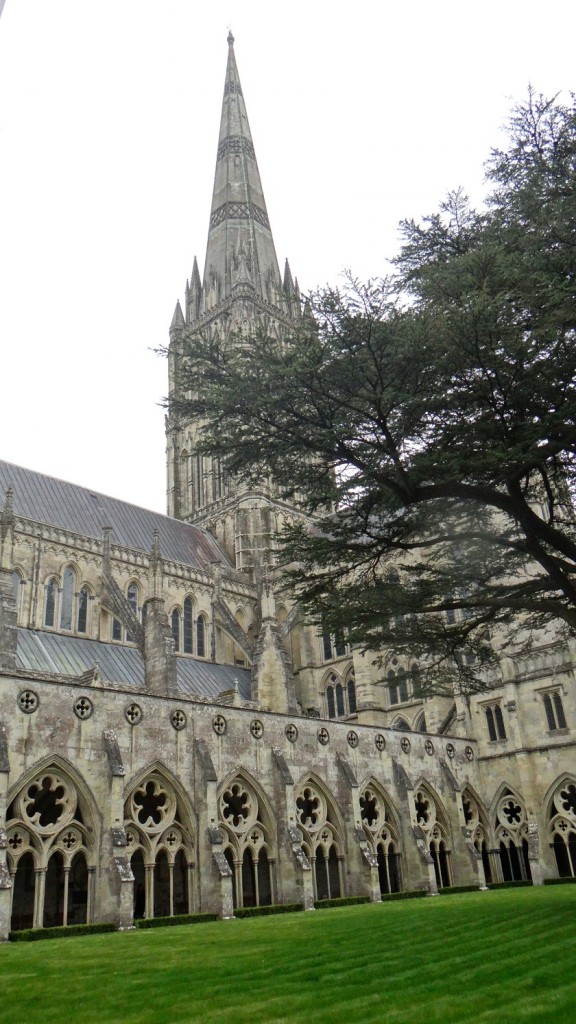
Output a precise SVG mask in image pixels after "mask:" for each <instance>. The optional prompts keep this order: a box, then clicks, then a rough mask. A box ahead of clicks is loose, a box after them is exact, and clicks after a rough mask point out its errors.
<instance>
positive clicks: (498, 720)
mask: <svg viewBox="0 0 576 1024" xmlns="http://www.w3.org/2000/svg"><path fill="white" fill-rule="evenodd" d="M484 714H485V715H486V726H487V728H488V738H489V739H490V741H491V742H494V741H495V740H505V739H506V728H505V726H504V717H503V715H502V705H501V704H500V702H497V703H494V704H487V705H486V706H485V707H484Z"/></svg>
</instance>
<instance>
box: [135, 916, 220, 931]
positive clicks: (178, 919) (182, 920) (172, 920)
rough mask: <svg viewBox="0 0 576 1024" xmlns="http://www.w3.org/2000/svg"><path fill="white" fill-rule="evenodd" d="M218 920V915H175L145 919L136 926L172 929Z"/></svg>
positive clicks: (136, 923)
mask: <svg viewBox="0 0 576 1024" xmlns="http://www.w3.org/2000/svg"><path fill="white" fill-rule="evenodd" d="M218 920H219V915H218V914H173V915H172V917H143V918H141V919H139V920H137V921H134V924H135V925H136V927H137V928H170V927H171V926H172V925H176V924H203V923H206V922H207V921H218Z"/></svg>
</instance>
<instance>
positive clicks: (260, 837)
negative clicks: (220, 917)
mask: <svg viewBox="0 0 576 1024" xmlns="http://www.w3.org/2000/svg"><path fill="white" fill-rule="evenodd" d="M218 809H219V827H220V829H221V831H222V832H223V834H224V848H223V853H224V856H225V857H226V859H227V861H228V864H229V866H230V868H231V870H232V877H233V896H234V905H235V906H261V905H263V904H269V903H271V902H272V900H273V893H274V891H275V865H276V851H277V842H276V822H275V819H274V816H273V811H272V806H271V804H270V801H269V800H268V797H267V795H266V793H265V792H264V790H263V789H262V787H261V786H260V785H259V783H258V782H257V780H256V779H255V778H254V776H253V775H252V774H251V773H250V772H248V771H246V770H245V769H243V768H237V769H236V770H235V771H233V772H230V773H229V774H228V776H227V778H226V779H225V780H224V782H223V783H222V785H221V786H220V787H219V789H218Z"/></svg>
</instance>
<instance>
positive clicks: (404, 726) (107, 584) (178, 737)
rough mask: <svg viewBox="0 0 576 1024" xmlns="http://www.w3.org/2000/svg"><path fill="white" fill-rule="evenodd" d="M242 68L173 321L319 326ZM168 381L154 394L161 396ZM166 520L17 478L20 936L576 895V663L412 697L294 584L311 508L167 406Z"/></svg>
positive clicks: (10, 590) (10, 793) (178, 336)
mask: <svg viewBox="0 0 576 1024" xmlns="http://www.w3.org/2000/svg"><path fill="white" fill-rule="evenodd" d="M233 43H234V40H233V38H232V36H229V39H228V63H227V69H226V80H225V87H224V99H223V105H222V118H221V125H220V135H219V141H218V152H217V159H216V172H215V180H214V191H213V197H212V207H211V214H210V227H209V233H208V242H207V249H206V259H205V264H204V275H203V277H201V275H200V271H199V267H198V264H197V262H196V260H195V261H194V265H193V270H192V274H191V277H190V280H189V281H188V282H187V285H186V294H185V302H184V304H183V305H182V306H181V305H180V303H178V304H177V305H176V310H175V312H174V315H173V318H172V323H171V327H170V346H169V359H168V363H169V391H170V393H171V394H172V395H174V389H177V388H178V361H179V358H180V355H181V352H182V345H183V342H184V339H185V338H186V335H187V334H188V333H189V332H191V331H202V332H204V333H205V334H207V335H208V336H210V335H214V334H215V333H217V332H225V331H230V330H234V331H236V332H238V333H239V334H242V335H245V336H249V335H250V332H251V331H252V330H253V329H254V328H255V326H256V325H258V324H262V323H263V322H265V323H266V324H267V327H268V329H269V330H270V331H271V332H272V333H273V335H274V336H277V337H278V339H279V342H281V340H282V338H283V337H284V336H286V335H287V334H288V333H289V331H290V327H291V325H293V324H294V321H295V319H296V318H298V317H299V316H300V315H301V313H300V311H301V302H300V295H299V291H298V284H297V281H296V279H295V278H294V277H293V276H292V272H291V270H290V267H289V266H288V264H287V263H286V265H285V267H284V268H283V271H282V273H281V272H280V269H279V266H278V262H277V258H276V252H275V248H274V241H273V237H272V233H271V229H270V224H269V220H268V214H267V211H266V203H265V200H264V193H263V190H262V185H261V181H260V176H259V172H258V165H257V162H256V156H255V151H254V145H253V142H252V136H251V132H250V127H249V124H248V118H247V114H246V107H245V103H244V98H243V95H242V89H241V85H240V79H239V76H238V71H237V66H236V61H235V55H234V46H233ZM160 390H161V387H159V391H160ZM166 431H167V436H166V440H167V474H168V476H167V480H168V484H167V493H168V509H167V513H168V514H167V515H166V516H163V515H160V514H158V513H155V512H151V511H148V510H146V509H143V508H138V507H136V506H134V505H131V504H128V503H127V502H123V501H121V500H119V499H117V498H111V497H107V496H105V495H103V494H99V493H96V492H93V491H90V490H87V489H85V488H83V487H77V486H74V485H73V484H69V483H65V482H63V481H61V480H57V479H53V478H51V477H47V476H44V475H42V474H40V473H37V472H33V471H30V470H27V469H23V468H21V467H19V466H14V465H10V464H8V463H0V504H1V506H2V507H1V515H0V939H6V938H7V936H8V933H9V931H10V929H21V928H30V927H41V926H46V927H50V926H54V925H61V924H64V925H71V924H75V923H81V922H99V921H102V922H104V921H111V922H114V923H115V924H116V925H117V926H118V927H119V928H129V927H131V926H132V924H133V920H134V916H135V914H136V915H137V916H142V915H146V916H147V917H152V916H167V915H175V914H183V913H184V914H185V913H193V912H197V911H198V912H204V911H206V912H208V911H209V912H216V913H218V914H220V915H221V916H223V917H230V916H232V915H233V914H234V908H235V907H242V906H244V907H247V906H257V905H265V904H272V903H275V904H278V903H289V902H291V903H294V902H299V903H301V904H302V905H303V906H304V907H305V908H306V909H311V908H313V907H314V904H315V903H316V902H317V901H320V900H323V899H326V898H334V897H339V896H346V895H363V896H368V897H370V898H371V899H372V900H380V899H381V897H382V895H383V894H386V893H391V892H396V891H401V890H415V889H419V890H424V891H426V892H428V893H430V894H431V895H433V894H435V893H437V891H438V889H439V888H441V887H445V886H452V885H454V886H458V885H472V886H477V887H478V888H480V889H482V888H485V887H486V885H487V884H490V883H495V882H498V881H511V880H531V881H532V882H533V883H534V884H541V883H542V882H543V881H544V880H546V879H548V878H556V877H568V876H575V875H576V765H575V762H574V754H575V746H574V733H573V729H575V728H576V701H575V699H574V664H575V648H574V646H570V644H566V643H559V642H556V643H553V642H544V641H543V642H542V643H541V644H540V645H536V646H533V647H532V649H531V651H530V654H529V655H525V656H522V657H517V658H512V657H510V656H506V657H503V658H502V659H501V662H500V666H499V671H498V673H496V674H495V675H494V678H493V679H492V685H491V688H490V689H489V690H488V691H487V692H485V693H482V694H477V695H474V696H468V697H466V696H463V695H460V694H457V693H456V694H455V695H454V697H453V698H450V699H449V698H448V697H436V698H428V699H427V700H425V701H424V700H422V699H416V697H415V696H414V695H413V694H412V692H411V689H410V678H411V672H410V670H411V669H412V666H411V665H405V664H403V663H402V660H401V659H398V658H395V657H393V656H390V658H389V659H388V662H387V664H386V665H385V666H384V676H385V678H386V680H387V685H382V682H381V678H382V670H377V669H376V668H375V667H374V665H373V663H372V658H370V657H369V656H367V655H362V653H361V652H359V651H357V650H351V649H350V648H349V647H348V646H347V644H346V639H345V637H343V636H330V635H329V634H324V635H322V634H321V633H319V632H318V630H317V628H315V627H312V626H310V625H309V624H307V623H306V621H304V619H303V617H302V615H301V613H300V610H299V608H298V606H297V605H294V604H293V602H292V601H291V600H290V597H289V595H287V594H286V593H284V592H283V591H282V589H281V585H280V583H279V582H278V580H277V577H276V570H275V568H274V565H275V545H276V538H277V536H278V534H279V531H280V530H281V528H282V525H283V523H285V522H286V521H290V520H291V519H292V518H293V517H295V516H297V515H298V514H299V513H298V510H297V509H296V508H295V507H293V506H291V505H290V503H289V502H288V501H286V500H285V499H283V498H282V496H281V495H279V494H278V493H277V492H276V491H275V489H274V486H273V484H272V483H271V482H270V481H263V482H262V485H261V487H259V488H248V487H247V486H240V485H239V484H237V483H236V482H235V481H234V480H230V479H226V477H225V476H224V475H223V473H222V472H221V468H220V466H219V464H218V463H217V462H216V461H213V460H208V459H207V458H205V457H202V456H200V455H198V454H197V441H198V431H199V424H198V423H195V422H193V421H189V422H182V421H181V420H177V419H176V418H175V417H174V416H172V415H171V414H169V415H168V416H167V422H166Z"/></svg>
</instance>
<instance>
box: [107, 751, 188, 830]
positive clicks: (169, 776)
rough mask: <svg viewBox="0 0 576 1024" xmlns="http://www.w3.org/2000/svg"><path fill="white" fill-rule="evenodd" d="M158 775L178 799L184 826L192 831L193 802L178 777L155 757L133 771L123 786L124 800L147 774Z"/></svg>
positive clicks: (142, 781) (141, 782) (143, 780)
mask: <svg viewBox="0 0 576 1024" xmlns="http://www.w3.org/2000/svg"><path fill="white" fill-rule="evenodd" d="M152 774H155V775H158V776H159V777H161V778H162V779H163V780H164V782H165V783H166V785H168V786H170V787H171V788H172V789H173V790H174V792H175V794H176V798H177V800H178V803H179V805H180V810H181V812H183V815H184V818H185V821H184V824H185V825H186V828H189V829H191V830H192V831H193V832H195V831H196V811H195V809H194V806H193V804H192V803H191V801H190V797H189V794H188V792H187V790H186V789H185V787H184V786H183V785H182V783H181V782H180V780H179V779H178V777H177V776H176V775H175V774H174V773H173V772H172V771H171V770H170V768H168V767H167V766H166V765H165V764H164V762H163V761H160V759H159V758H155V760H154V761H150V762H149V763H148V764H147V765H144V767H142V768H139V769H138V771H137V772H135V773H134V775H133V776H132V778H131V779H130V780H129V781H128V782H127V783H126V784H125V786H124V800H126V799H127V798H128V796H129V794H130V793H131V792H132V791H133V790H134V789H135V788H136V787H137V786H141V785H142V784H143V783H144V782H145V781H146V778H147V776H148V775H152Z"/></svg>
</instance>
